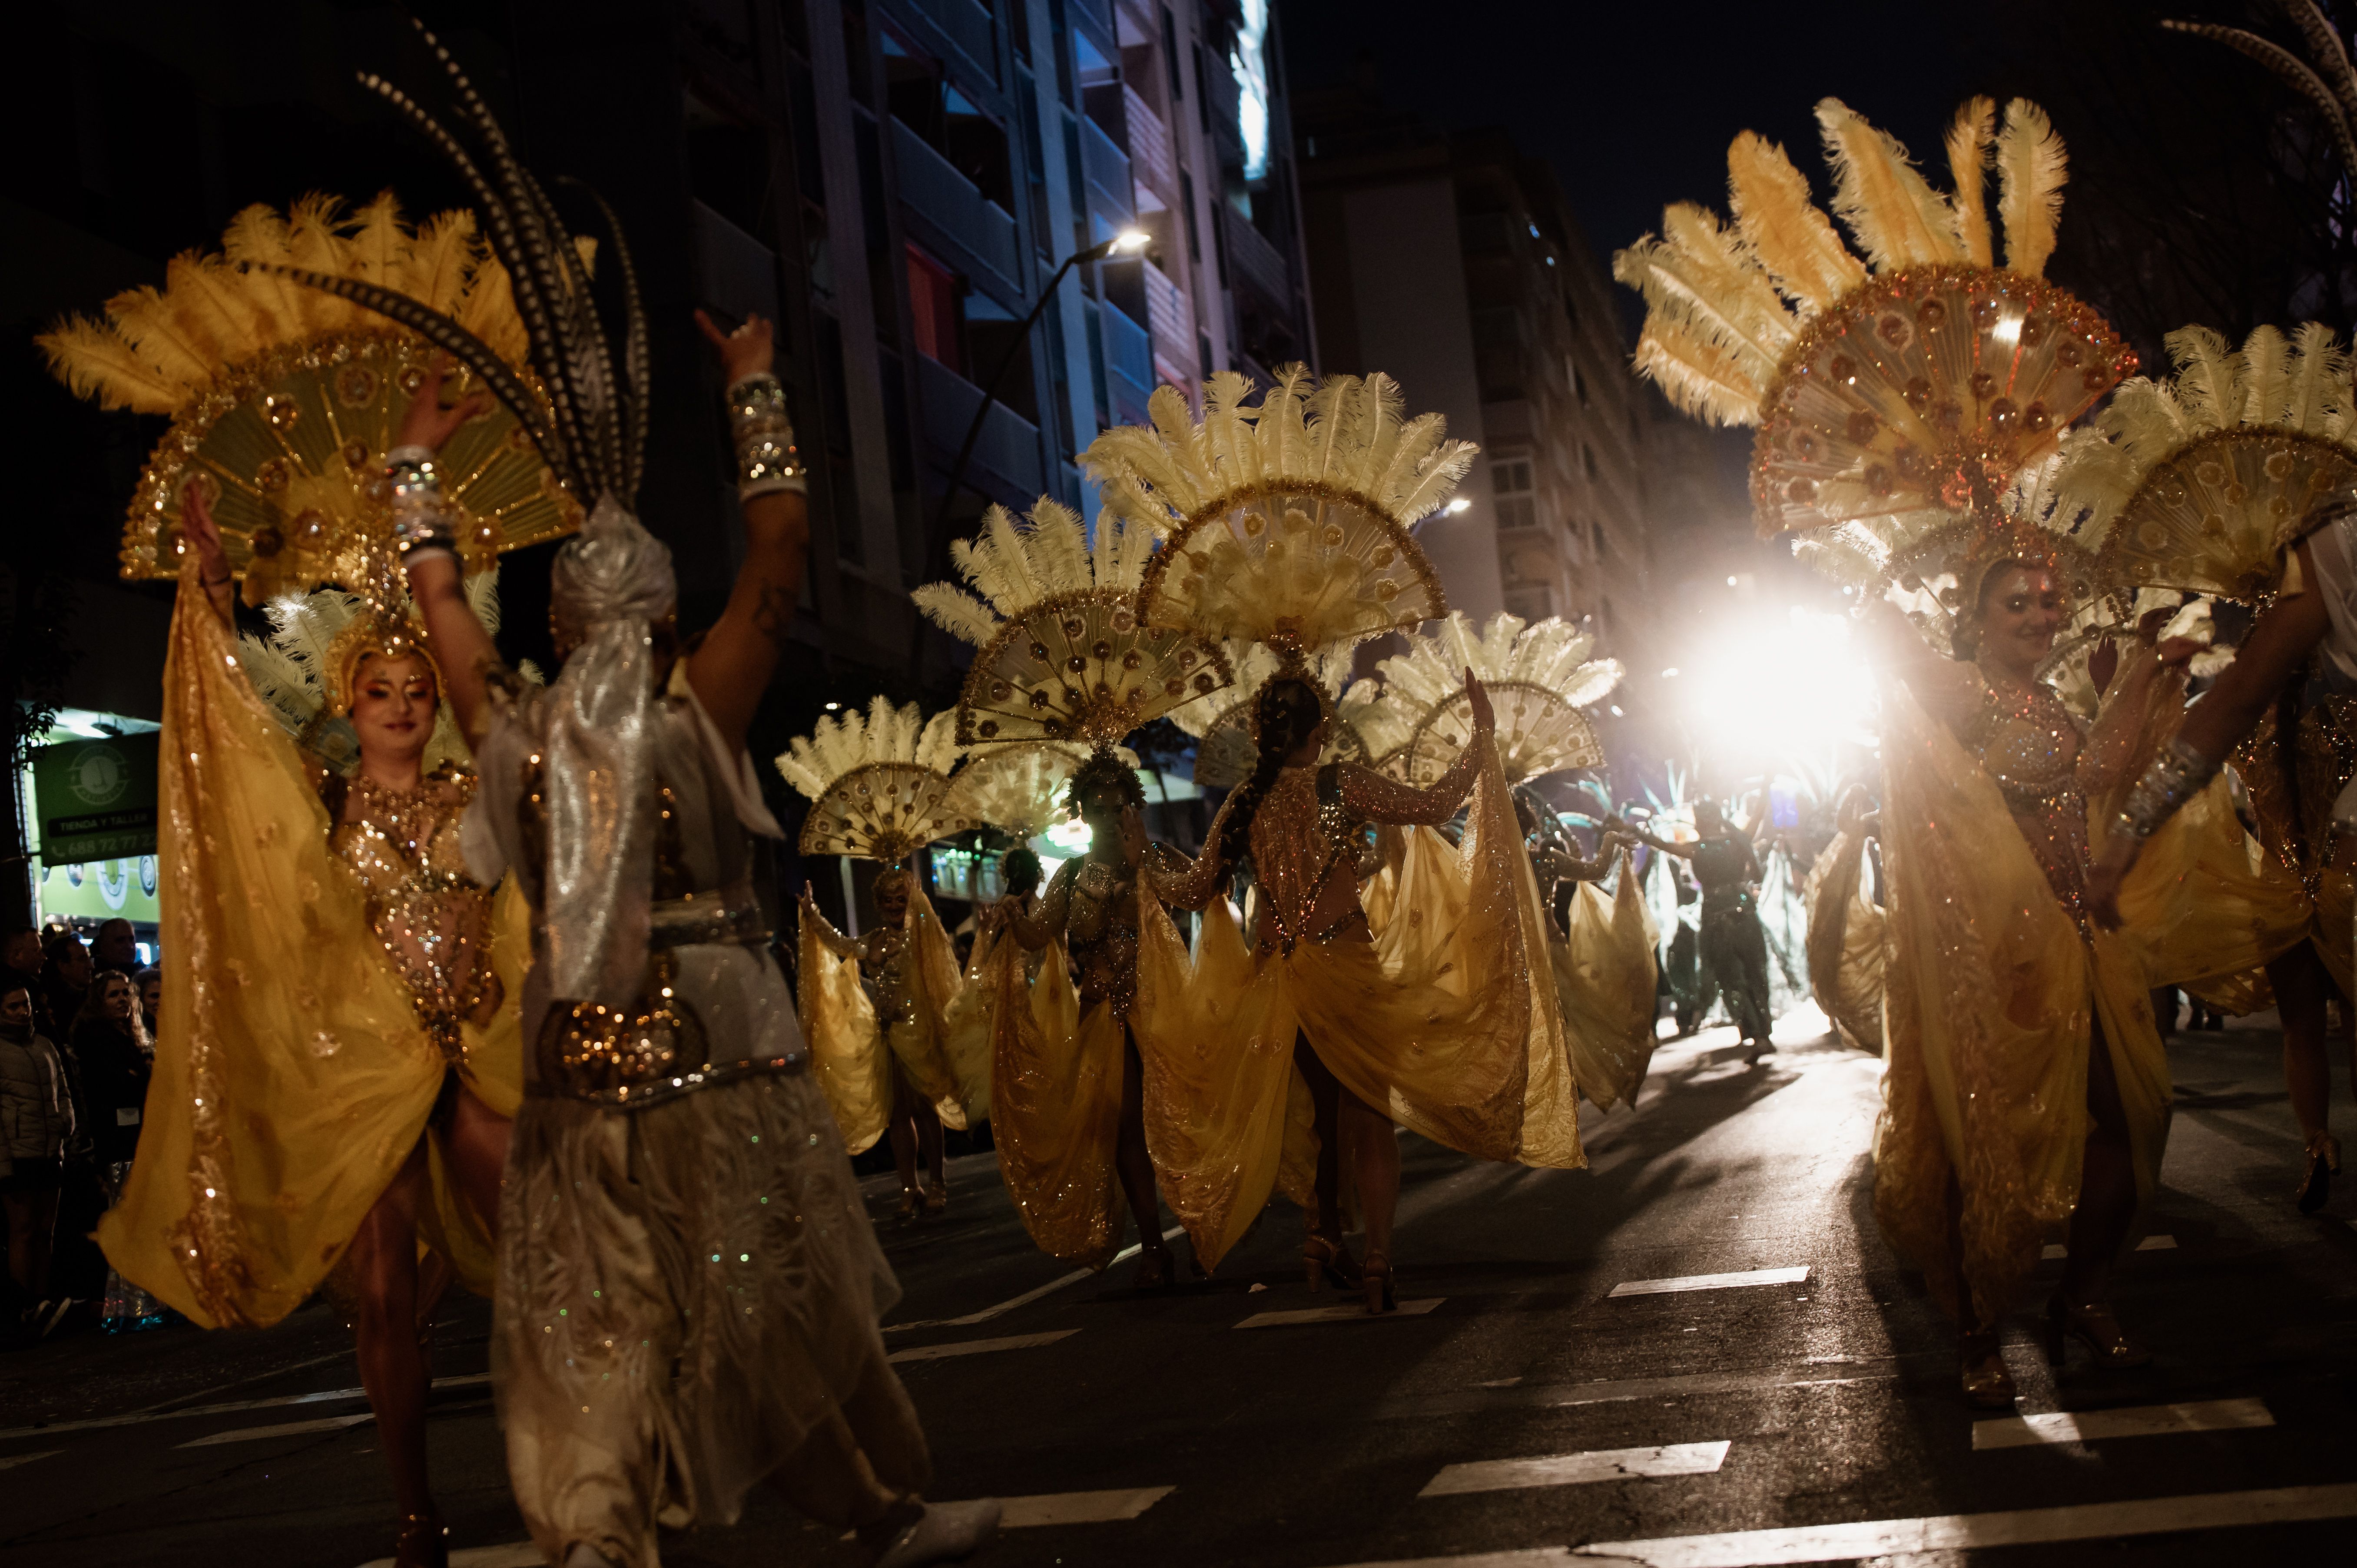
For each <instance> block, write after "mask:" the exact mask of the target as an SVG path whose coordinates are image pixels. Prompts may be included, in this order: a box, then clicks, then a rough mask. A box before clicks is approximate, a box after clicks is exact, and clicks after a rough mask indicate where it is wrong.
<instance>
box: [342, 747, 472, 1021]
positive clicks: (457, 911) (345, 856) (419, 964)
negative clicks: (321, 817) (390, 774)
mask: <svg viewBox="0 0 2357 1568" xmlns="http://www.w3.org/2000/svg"><path fill="white" fill-rule="evenodd" d="M319 793H320V798H321V800H323V801H324V802H325V803H326V805H327V807H328V811H329V812H330V813H331V814H332V815H334V816H335V818H336V819H337V820H336V823H335V826H334V827H332V828H330V829H329V830H328V848H329V849H330V850H331V851H333V852H334V854H335V855H336V858H337V859H338V860H339V861H341V862H342V863H343V865H344V866H345V868H346V869H347V870H349V871H350V873H351V875H352V879H353V880H354V881H355V882H356V883H358V884H359V886H360V888H361V893H362V894H363V895H364V896H365V897H366V898H367V901H368V902H367V915H368V923H369V929H370V930H371V931H372V932H374V933H375V936H376V939H377V940H378V941H379V942H381V943H382V944H383V947H384V951H385V956H387V957H388V958H390V959H392V960H393V967H394V968H395V970H397V971H398V972H400V975H401V978H402V982H403V983H404V985H406V986H407V987H408V990H409V999H410V1003H411V1004H412V1005H413V1006H414V1007H415V1009H416V1010H417V1021H418V1023H419V1024H420V1025H421V1026H423V1027H424V1028H425V1032H426V1034H427V1035H428V1036H431V1037H432V1039H433V1041H434V1044H435V1046H436V1048H437V1049H439V1050H440V1051H441V1053H442V1055H443V1058H444V1059H446V1060H447V1061H448V1062H450V1063H451V1064H452V1065H453V1066H457V1065H461V1064H462V1063H463V1062H464V1061H465V1058H466V1040H465V1036H464V1033H463V1031H462V1029H461V1027H460V1026H462V1025H463V1024H466V1023H468V1022H470V1021H473V1022H479V1021H480V1018H481V1016H482V1015H484V1014H485V1013H487V1012H488V1011H489V1010H490V1008H491V1007H492V1006H495V1005H496V1004H498V1001H499V995H500V989H499V977H498V975H497V974H496V973H495V972H493V971H492V968H491V964H490V925H491V896H490V891H489V890H488V889H487V888H485V887H483V886H481V885H480V884H479V883H477V882H476V881H474V880H473V879H472V878H471V877H469V876H468V875H467V869H466V865H467V863H466V856H465V854H463V853H462V852H461V850H460V848H459V843H458V824H459V819H460V818H461V817H462V816H463V815H464V814H465V812H466V810H467V803H468V801H469V800H472V799H474V794H475V776H474V775H473V774H471V773H468V772H466V771H464V770H461V769H458V768H453V767H450V766H448V765H447V764H446V765H445V766H444V767H442V768H436V770H435V771H434V772H433V773H431V774H429V775H428V776H427V777H426V778H425V779H424V780H423V781H421V782H420V784H419V785H418V787H417V788H416V789H386V788H385V787H384V786H382V785H381V784H377V783H375V782H373V781H372V780H371V779H368V778H367V777H366V776H365V775H361V774H355V775H353V776H352V777H351V778H350V779H344V778H341V777H339V776H338V775H336V774H334V773H327V772H323V774H322V777H321V779H320V786H319Z"/></svg>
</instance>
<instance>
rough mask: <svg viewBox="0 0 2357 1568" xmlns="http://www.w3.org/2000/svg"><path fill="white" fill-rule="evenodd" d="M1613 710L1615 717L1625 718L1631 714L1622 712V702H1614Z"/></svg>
mask: <svg viewBox="0 0 2357 1568" xmlns="http://www.w3.org/2000/svg"><path fill="white" fill-rule="evenodd" d="M1611 711H1612V716H1613V717H1614V718H1616V719H1625V718H1627V717H1628V716H1629V715H1628V714H1624V713H1622V712H1621V711H1620V703H1613V704H1612V710H1611Z"/></svg>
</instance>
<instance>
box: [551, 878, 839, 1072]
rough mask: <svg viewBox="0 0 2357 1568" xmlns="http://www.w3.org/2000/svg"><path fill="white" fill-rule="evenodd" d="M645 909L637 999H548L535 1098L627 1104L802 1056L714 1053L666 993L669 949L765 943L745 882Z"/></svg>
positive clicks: (794, 1062)
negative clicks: (608, 1002) (611, 1002)
mask: <svg viewBox="0 0 2357 1568" xmlns="http://www.w3.org/2000/svg"><path fill="white" fill-rule="evenodd" d="M769 939H770V930H769V928H768V926H767V925H766V924H765V923H764V922H763V921H762V918H761V910H760V907H759V905H758V904H756V903H754V902H753V899H752V897H751V888H750V887H749V886H746V885H741V884H740V885H739V886H737V887H731V888H726V889H722V890H721V891H719V892H715V893H700V894H695V895H693V896H691V897H684V898H672V899H666V900H664V901H663V902H662V903H659V904H657V905H656V906H655V907H654V908H653V909H652V911H651V919H650V921H649V929H648V943H647V981H646V985H645V987H644V988H643V989H642V990H641V991H640V993H639V998H638V1000H637V1001H636V1002H635V1003H633V1004H630V1006H627V1007H608V1006H605V1005H604V1004H600V1003H596V1002H569V1003H568V1002H559V1003H555V1004H552V1005H551V1006H550V1008H549V1010H548V1014H547V1015H546V1016H545V1017H544V1018H543V1019H542V1020H541V1026H540V1036H539V1038H538V1039H537V1040H536V1041H535V1042H534V1043H533V1069H534V1071H533V1081H532V1082H531V1084H530V1085H529V1086H528V1090H527V1091H528V1092H529V1093H531V1094H532V1095H533V1096H534V1097H536V1098H541V1099H554V1100H586V1101H589V1102H591V1103H592V1104H597V1105H606V1106H611V1107H614V1108H616V1109H618V1110H637V1109H638V1108H640V1107H641V1106H646V1105H654V1104H659V1103H661V1102H662V1101H666V1100H676V1099H678V1098H679V1097H680V1096H681V1095H683V1094H693V1093H694V1092H695V1091H696V1090H699V1089H709V1088H711V1087H713V1086H714V1085H715V1084H721V1083H730V1082H734V1081H735V1080H737V1079H742V1078H750V1077H753V1076H755V1075H757V1074H761V1073H779V1072H799V1071H801V1070H802V1067H803V1065H804V1058H802V1056H801V1055H800V1054H799V1053H794V1054H790V1055H786V1056H780V1057H742V1058H729V1059H728V1060H726V1061H716V1060H714V1059H713V1051H712V1039H711V1036H709V1034H707V1033H706V1031H705V1026H704V1020H703V1018H702V1017H701V1016H699V1015H697V1013H696V1011H695V1009H694V1006H692V1005H691V1004H689V1003H688V1001H687V999H686V998H685V997H683V996H680V995H678V994H676V993H675V983H676V981H677V979H678V975H679V955H678V953H677V951H676V950H677V949H680V948H683V947H696V946H705V945H727V946H738V945H742V946H747V947H751V948H753V949H755V950H757V951H759V950H762V949H763V948H765V947H766V945H767V943H768V941H769Z"/></svg>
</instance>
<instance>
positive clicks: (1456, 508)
mask: <svg viewBox="0 0 2357 1568" xmlns="http://www.w3.org/2000/svg"><path fill="white" fill-rule="evenodd" d="M1440 510H1443V511H1445V512H1447V513H1448V515H1449V516H1451V517H1463V516H1464V515H1465V514H1466V513H1467V512H1469V511H1471V510H1473V503H1472V502H1471V501H1469V500H1467V499H1465V498H1464V497H1463V496H1458V498H1457V499H1455V500H1453V501H1450V502H1449V503H1448V505H1447V506H1445V507H1442V508H1441V509H1440Z"/></svg>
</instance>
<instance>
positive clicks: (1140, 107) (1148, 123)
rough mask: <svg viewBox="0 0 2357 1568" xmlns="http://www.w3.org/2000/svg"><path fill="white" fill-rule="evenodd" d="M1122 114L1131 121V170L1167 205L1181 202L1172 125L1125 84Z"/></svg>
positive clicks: (1175, 204)
mask: <svg viewBox="0 0 2357 1568" xmlns="http://www.w3.org/2000/svg"><path fill="white" fill-rule="evenodd" d="M1121 97H1122V104H1123V108H1122V117H1123V118H1124V119H1125V120H1126V121H1127V122H1128V123H1129V172H1130V174H1131V176H1132V177H1134V178H1135V179H1136V181H1137V183H1138V184H1140V185H1142V186H1145V187H1146V188H1147V189H1149V190H1151V191H1153V192H1154V194H1155V195H1157V196H1158V197H1160V198H1161V199H1162V205H1163V206H1165V207H1176V206H1178V205H1179V164H1178V160H1177V158H1176V156H1175V155H1174V154H1173V153H1172V151H1171V148H1170V127H1169V126H1168V125H1166V124H1163V123H1162V116H1161V115H1159V114H1157V113H1155V112H1154V106H1153V105H1152V104H1150V103H1148V102H1146V100H1145V99H1143V98H1140V97H1139V96H1138V95H1137V89H1135V87H1132V86H1130V85H1129V84H1128V83H1127V82H1124V83H1123V84H1122V89H1121Z"/></svg>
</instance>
